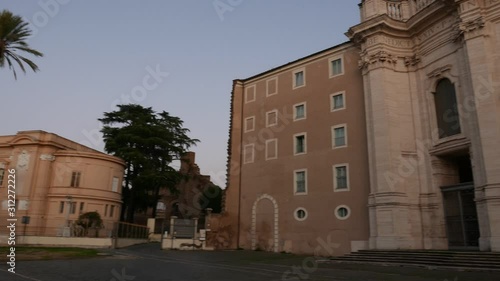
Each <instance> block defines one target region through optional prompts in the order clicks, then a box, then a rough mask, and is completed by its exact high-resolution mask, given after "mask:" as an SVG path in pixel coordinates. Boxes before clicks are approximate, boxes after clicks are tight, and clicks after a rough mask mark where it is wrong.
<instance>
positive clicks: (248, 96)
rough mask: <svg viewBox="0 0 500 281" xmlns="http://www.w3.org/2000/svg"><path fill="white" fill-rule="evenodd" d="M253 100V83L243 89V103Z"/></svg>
mask: <svg viewBox="0 0 500 281" xmlns="http://www.w3.org/2000/svg"><path fill="white" fill-rule="evenodd" d="M253 101H255V85H252V86H250V87H248V88H246V89H245V103H249V102H253Z"/></svg>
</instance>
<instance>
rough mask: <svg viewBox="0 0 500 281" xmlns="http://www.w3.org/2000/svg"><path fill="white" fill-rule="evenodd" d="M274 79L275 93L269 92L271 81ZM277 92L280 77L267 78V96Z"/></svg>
mask: <svg viewBox="0 0 500 281" xmlns="http://www.w3.org/2000/svg"><path fill="white" fill-rule="evenodd" d="M272 81H274V83H276V91H275V92H274V93H270V92H269V82H272ZM276 94H278V77H277V76H276V77H273V78H270V79H267V80H266V97H270V96H274V95H276Z"/></svg>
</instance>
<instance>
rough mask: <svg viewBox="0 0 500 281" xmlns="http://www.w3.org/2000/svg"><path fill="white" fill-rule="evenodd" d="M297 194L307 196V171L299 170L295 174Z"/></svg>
mask: <svg viewBox="0 0 500 281" xmlns="http://www.w3.org/2000/svg"><path fill="white" fill-rule="evenodd" d="M293 181H294V191H295V194H307V171H306V170H297V171H295V172H294V179H293Z"/></svg>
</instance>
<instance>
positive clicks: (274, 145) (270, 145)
mask: <svg viewBox="0 0 500 281" xmlns="http://www.w3.org/2000/svg"><path fill="white" fill-rule="evenodd" d="M277 158H278V139H271V140H266V160H273V159H277Z"/></svg>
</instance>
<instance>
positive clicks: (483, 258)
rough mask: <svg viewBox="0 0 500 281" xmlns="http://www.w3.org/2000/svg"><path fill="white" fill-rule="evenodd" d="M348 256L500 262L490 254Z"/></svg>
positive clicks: (353, 255) (361, 254) (357, 254)
mask: <svg viewBox="0 0 500 281" xmlns="http://www.w3.org/2000/svg"><path fill="white" fill-rule="evenodd" d="M348 256H351V257H366V256H369V257H394V258H428V259H440V260H465V261H468V260H476V261H498V262H500V257H492V256H481V255H478V256H461V255H460V256H457V255H449V256H444V255H425V254H420V255H406V254H405V255H401V254H397V253H395V254H392V253H387V254H364V253H352V254H349V255H348Z"/></svg>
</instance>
